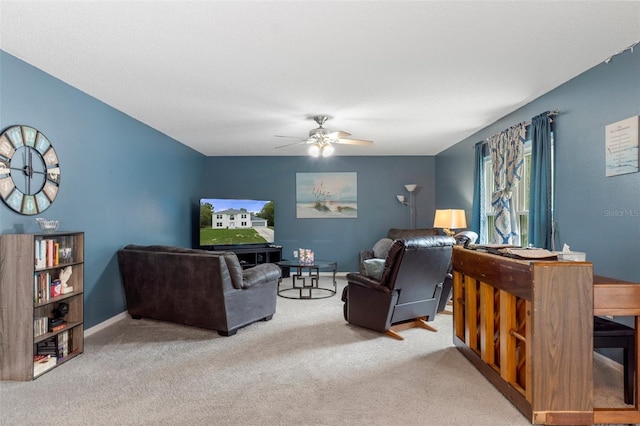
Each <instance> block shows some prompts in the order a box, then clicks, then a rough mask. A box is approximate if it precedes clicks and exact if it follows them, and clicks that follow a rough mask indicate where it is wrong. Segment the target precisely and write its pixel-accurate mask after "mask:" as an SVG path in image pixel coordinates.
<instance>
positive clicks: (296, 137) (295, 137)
mask: <svg viewBox="0 0 640 426" xmlns="http://www.w3.org/2000/svg"><path fill="white" fill-rule="evenodd" d="M275 136H276V138H291V139H300V140H305V139H304V138H301V137H300V136H282V135H275Z"/></svg>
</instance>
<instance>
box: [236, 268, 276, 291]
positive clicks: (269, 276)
mask: <svg viewBox="0 0 640 426" xmlns="http://www.w3.org/2000/svg"><path fill="white" fill-rule="evenodd" d="M281 274H282V270H281V269H280V267H279V266H278V265H276V264H274V263H262V264H260V265H256V266H254V267H253V268H249V269H245V270H244V271H242V288H250V287H254V286H256V285H259V284H262V283H266V282H269V281H275V280H277V279H279V278H280V275H281Z"/></svg>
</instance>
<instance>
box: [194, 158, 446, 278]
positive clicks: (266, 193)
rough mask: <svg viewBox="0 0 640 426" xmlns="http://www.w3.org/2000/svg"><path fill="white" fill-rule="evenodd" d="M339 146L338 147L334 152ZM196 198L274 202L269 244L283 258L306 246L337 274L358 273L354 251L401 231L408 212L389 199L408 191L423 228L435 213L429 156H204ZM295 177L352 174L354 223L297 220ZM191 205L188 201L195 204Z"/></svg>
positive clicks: (432, 159)
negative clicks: (333, 265) (355, 194)
mask: <svg viewBox="0 0 640 426" xmlns="http://www.w3.org/2000/svg"><path fill="white" fill-rule="evenodd" d="M337 149H339V148H337ZM206 169H207V171H206V173H205V178H204V187H205V190H204V192H203V193H202V194H201V197H203V198H204V197H212V198H225V197H228V198H258V199H268V200H274V202H275V226H276V232H275V240H276V241H275V242H276V244H279V245H282V247H283V248H282V250H283V257H285V258H291V256H292V251H293V250H297V249H298V248H309V249H312V250H313V251H314V252H315V257H316V259H325V260H336V261H337V262H338V270H339V271H357V270H358V251H359V250H361V249H363V248H371V247H373V245H374V244H375V242H376V241H378V240H379V239H380V238H382V237H384V236H386V234H387V231H388V229H389V228H408V227H409V226H410V215H409V210H408V208H407V207H406V206H404V205H402V204H400V203H399V202H398V200H397V198H396V194H399V195H405V196H406V197H408V196H409V193H408V192H407V191H406V189H405V188H404V185H405V184H407V183H415V184H417V185H418V188H417V189H416V191H415V193H416V205H417V208H416V210H417V214H416V226H417V227H419V228H423V227H425V228H430V227H431V226H432V225H433V215H434V211H435V157H433V156H424V157H420V156H416V157H402V156H397V157H341V156H336V157H330V158H311V157H308V156H305V157H210V158H208V159H207V166H206ZM297 172H356V173H357V176H358V217H357V218H356V219H297V218H296V205H295V204H296V173H297ZM197 202H198V200H197V199H195V200H194V205H197Z"/></svg>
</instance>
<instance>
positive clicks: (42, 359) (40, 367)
mask: <svg viewBox="0 0 640 426" xmlns="http://www.w3.org/2000/svg"><path fill="white" fill-rule="evenodd" d="M57 362H58V360H57V358H56V357H54V356H49V355H34V357H33V376H34V377H35V376H38V375H40V374H42V373H44V372H45V371H47V370H49V369H51V368H53V367H55V365H56V363H57Z"/></svg>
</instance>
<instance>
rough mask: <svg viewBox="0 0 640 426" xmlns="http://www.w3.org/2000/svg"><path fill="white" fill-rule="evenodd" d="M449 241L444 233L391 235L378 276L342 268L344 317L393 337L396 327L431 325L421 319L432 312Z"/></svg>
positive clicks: (448, 259) (444, 271) (429, 317)
mask: <svg viewBox="0 0 640 426" xmlns="http://www.w3.org/2000/svg"><path fill="white" fill-rule="evenodd" d="M454 243H455V240H454V239H453V238H451V237H445V236H425V237H415V238H407V239H403V240H396V241H394V243H393V245H392V246H391V248H390V249H389V254H388V255H387V257H386V259H385V261H384V269H383V271H382V274H381V276H380V277H372V276H366V275H363V274H361V273H355V272H352V273H349V274H347V281H348V284H347V287H345V290H344V292H343V294H342V300H343V301H344V302H345V303H344V318H345V320H346V321H347V322H349V323H350V324H354V325H358V326H361V327H365V328H369V329H371V330H375V331H379V332H381V333H385V334H387V335H389V336H391V337H394V338H396V339H399V340H403V338H402V336H401V335H400V334H398V331H400V330H404V329H407V328H410V327H422V328H426V329H428V330H431V331H437V330H435V329H434V328H433V327H431V326H430V325H428V324H427V322H428V321H433V319H434V318H435V315H436V310H437V307H438V302H439V300H440V295H441V292H442V283H443V281H444V279H445V276H446V275H447V270H448V268H449V263H450V262H451V254H452V247H453V245H454Z"/></svg>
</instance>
